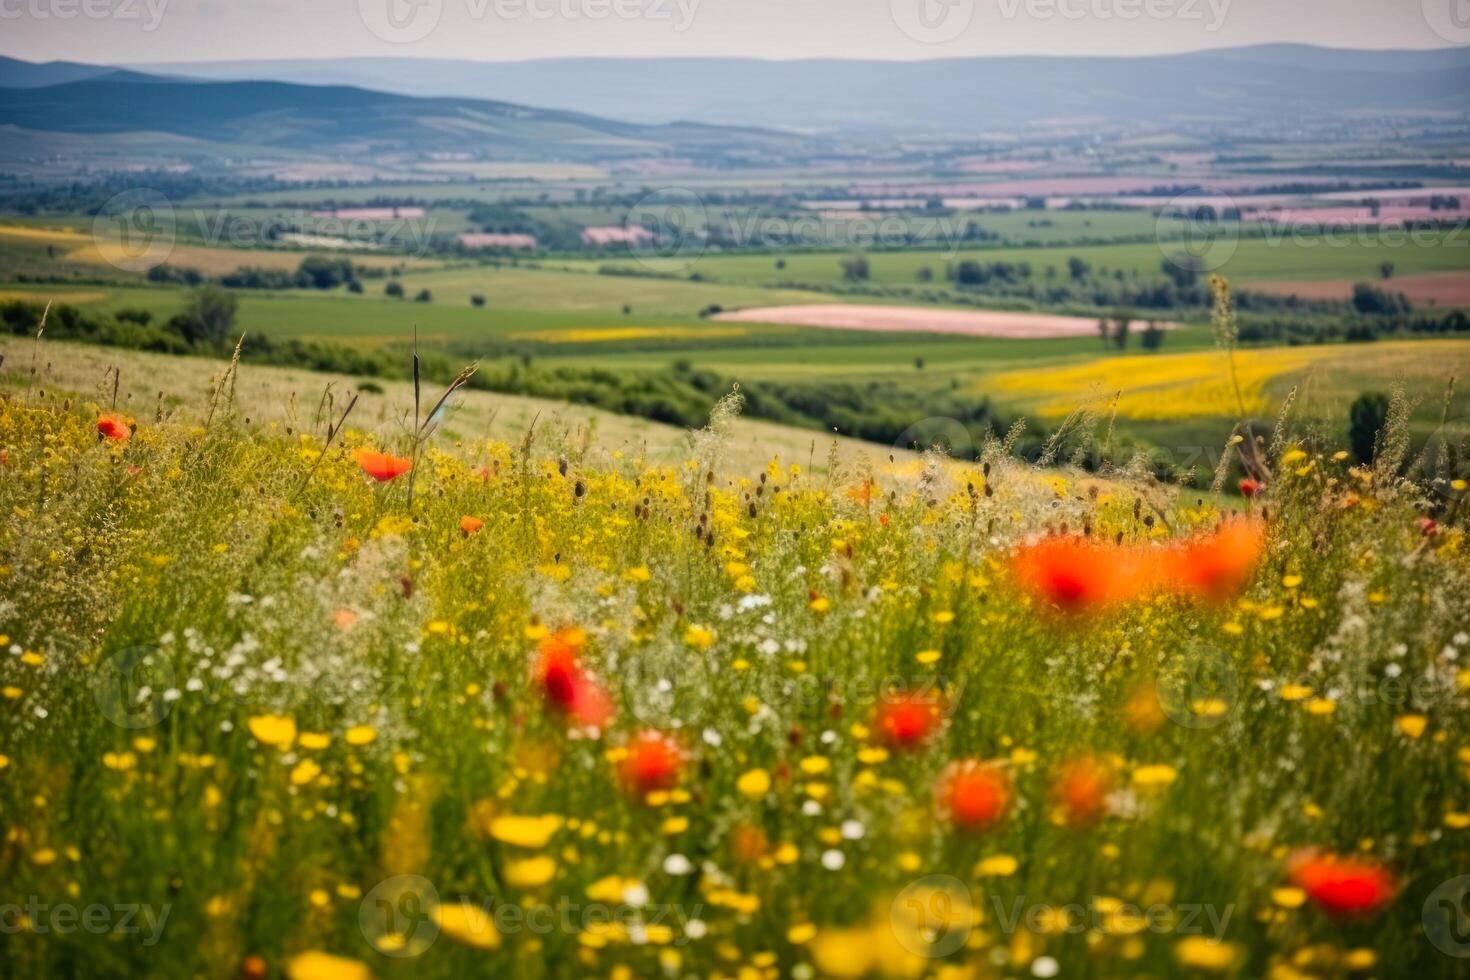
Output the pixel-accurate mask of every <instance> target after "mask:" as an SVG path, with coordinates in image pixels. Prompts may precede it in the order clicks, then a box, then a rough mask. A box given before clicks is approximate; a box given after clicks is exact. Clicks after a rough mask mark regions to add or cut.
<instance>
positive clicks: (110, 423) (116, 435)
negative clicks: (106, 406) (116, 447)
mask: <svg viewBox="0 0 1470 980" xmlns="http://www.w3.org/2000/svg"><path fill="white" fill-rule="evenodd" d="M97 434H98V435H100V436H102V437H103V438H104V439H111V440H112V441H114V442H127V441H128V440H129V439H131V438H132V437H133V427H132V426H130V425H128V421H127V419H125V418H123V417H122V416H121V415H104V416H102V417H101V418H99V419H98V420H97Z"/></svg>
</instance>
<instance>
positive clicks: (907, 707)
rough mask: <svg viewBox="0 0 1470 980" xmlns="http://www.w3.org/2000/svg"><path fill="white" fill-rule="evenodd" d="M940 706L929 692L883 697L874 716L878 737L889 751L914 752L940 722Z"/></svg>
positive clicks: (938, 701) (936, 696)
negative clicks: (907, 750)
mask: <svg viewBox="0 0 1470 980" xmlns="http://www.w3.org/2000/svg"><path fill="white" fill-rule="evenodd" d="M942 708H943V703H942V700H941V698H940V697H939V695H937V694H935V693H934V692H932V691H904V692H900V693H895V694H890V695H885V696H884V698H883V700H882V701H881V702H879V704H878V707H877V710H876V711H874V713H873V725H874V727H875V728H876V729H877V731H878V737H879V738H881V739H882V740H883V742H884V743H885V744H886V745H887V746H888V747H889V748H891V749H917V748H918V747H920V746H921V745H923V744H924V743H925V742H927V741H928V740H929V736H931V735H933V734H934V730H935V729H936V728H938V727H939V723H940V722H941V721H942V720H943V711H942Z"/></svg>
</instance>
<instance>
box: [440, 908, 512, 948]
mask: <svg viewBox="0 0 1470 980" xmlns="http://www.w3.org/2000/svg"><path fill="white" fill-rule="evenodd" d="M429 916H430V919H431V920H432V921H433V922H434V924H435V925H436V926H438V927H439V931H440V932H441V933H443V934H444V935H445V936H446V937H447V938H449V939H452V940H453V941H454V942H457V943H459V944H460V945H462V946H469V947H471V948H473V949H499V948H500V942H501V939H500V930H499V929H497V928H496V927H495V920H494V919H493V918H491V917H490V916H489V915H488V914H487V913H486V912H485V910H484V909H482V908H481V907H480V906H478V905H476V904H475V903H473V902H446V903H444V904H442V905H436V906H435V907H434V909H433V911H432V912H430V913H429Z"/></svg>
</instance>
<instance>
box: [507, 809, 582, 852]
mask: <svg viewBox="0 0 1470 980" xmlns="http://www.w3.org/2000/svg"><path fill="white" fill-rule="evenodd" d="M564 823H565V821H563V820H562V818H561V817H559V816H556V815H555V814H549V813H548V814H543V815H541V816H539V817H518V816H512V815H506V816H503V817H496V818H495V819H493V820H491V821H490V836H491V837H494V838H495V839H496V840H498V841H500V842H501V843H504V844H514V845H515V846H516V847H524V848H527V849H531V850H534V849H537V848H542V847H545V846H546V845H547V844H548V843H549V842H550V841H551V837H552V835H553V834H555V833H556V832H557V831H558V830H560V829H561V828H562V825H563V824H564Z"/></svg>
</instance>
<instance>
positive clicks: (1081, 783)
mask: <svg viewBox="0 0 1470 980" xmlns="http://www.w3.org/2000/svg"><path fill="white" fill-rule="evenodd" d="M1112 790H1113V767H1112V766H1111V765H1109V764H1108V763H1107V762H1106V761H1105V760H1103V759H1098V758H1095V757H1093V756H1082V757H1081V758H1077V759H1073V760H1071V761H1070V762H1068V763H1066V764H1065V765H1064V766H1062V768H1061V769H1060V770H1058V771H1057V774H1056V777H1055V779H1053V781H1052V798H1053V799H1054V800H1055V801H1056V803H1057V806H1058V807H1059V808H1060V809H1061V812H1062V816H1063V817H1065V818H1066V821H1067V823H1068V824H1070V825H1071V826H1073V827H1089V826H1091V825H1093V824H1095V823H1097V822H1098V821H1099V820H1101V819H1102V818H1103V815H1104V813H1106V812H1107V797H1108V794H1109V793H1111V792H1112Z"/></svg>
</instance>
